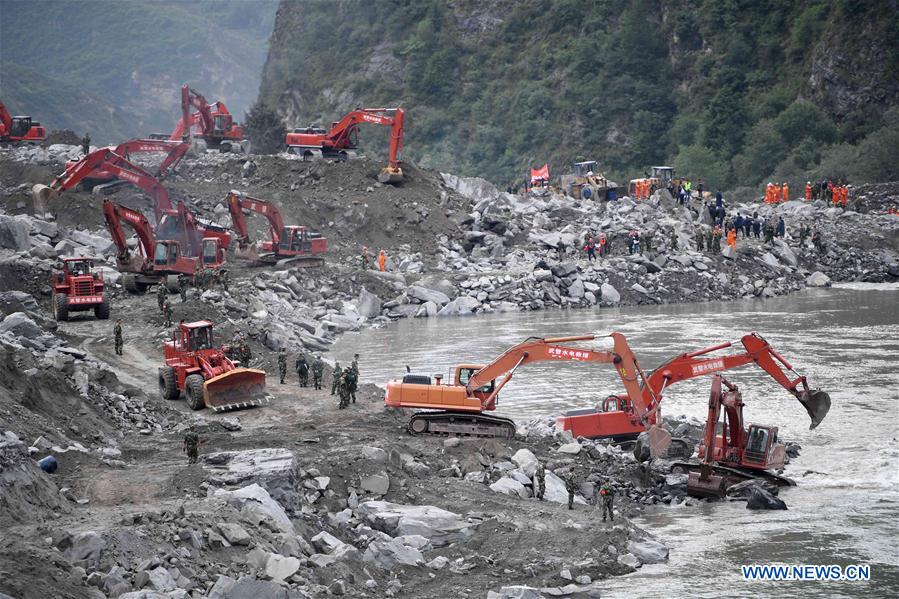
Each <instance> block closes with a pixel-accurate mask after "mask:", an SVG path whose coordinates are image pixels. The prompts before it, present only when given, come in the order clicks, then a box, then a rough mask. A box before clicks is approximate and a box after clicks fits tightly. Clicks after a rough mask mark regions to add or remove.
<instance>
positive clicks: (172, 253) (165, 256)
mask: <svg viewBox="0 0 899 599" xmlns="http://www.w3.org/2000/svg"><path fill="white" fill-rule="evenodd" d="M180 255H181V246H180V245H179V244H178V242H177V241H171V240H165V241H157V242H156V252H155V254H154V257H153V264H154V265H155V266H171V265H174V264H176V263H177V262H178V258H179V256H180Z"/></svg>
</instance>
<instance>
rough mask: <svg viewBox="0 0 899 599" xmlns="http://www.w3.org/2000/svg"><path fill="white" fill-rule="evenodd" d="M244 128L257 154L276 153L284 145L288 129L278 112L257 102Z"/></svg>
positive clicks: (248, 115)
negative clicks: (285, 127)
mask: <svg viewBox="0 0 899 599" xmlns="http://www.w3.org/2000/svg"><path fill="white" fill-rule="evenodd" d="M244 128H245V129H246V133H247V138H249V140H250V147H251V150H252V151H253V152H254V153H255V154H274V153H276V152H278V151H279V150H281V148H282V147H283V146H284V138H285V134H286V130H285V129H284V123H283V122H281V117H279V116H278V113H277V112H275V111H274V110H272V109H271V108H268V107H267V106H265V105H263V104H262V103H261V102H256V103H255V104H253V106H251V107H250V111H249V112H247V116H246V118H245V119H244Z"/></svg>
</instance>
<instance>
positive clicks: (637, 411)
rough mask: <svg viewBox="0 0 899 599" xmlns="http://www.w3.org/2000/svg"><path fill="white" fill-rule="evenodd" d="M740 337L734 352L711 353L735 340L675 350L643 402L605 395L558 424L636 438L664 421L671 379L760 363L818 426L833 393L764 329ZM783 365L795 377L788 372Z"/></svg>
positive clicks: (592, 434) (583, 432)
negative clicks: (818, 385)
mask: <svg viewBox="0 0 899 599" xmlns="http://www.w3.org/2000/svg"><path fill="white" fill-rule="evenodd" d="M740 342H741V343H742V344H743V348H744V350H745V351H743V352H739V353H735V354H730V355H724V356H721V355H718V356H711V355H709V354H713V353H714V352H717V351H720V350H722V349H726V348H729V347H732V346H733V345H734V343H733V342H725V343H720V344H718V345H713V346H711V347H707V348H704V349H700V350H697V351H694V352H690V353H685V354H681V355H679V356H676V357H675V358H672V359H671V360H669V361H667V362H665V363H664V364H662V365H661V366H659V367H658V368H656V369H655V370H653V371H652V373H651V374H650V375H649V377H648V379H647V381H648V382H647V383H646V384H645V385H643V386H642V388H641V390H640V396H641V398H642V399H641V401H640V402H633V401H631V400H630V398H627V397H620V396H617V395H612V396H610V397H608V398H606V399H605V400H604V401H603V403H602V406H601V409H597V408H587V409H582V410H573V411H570V412H566V413H565V414H564V415H563V416H561V417H559V419H558V425H559V427H560V428H562V429H563V430H570V431H571V434H572V435H574V436H575V437H586V438H588V439H602V438H611V439H615V440H623V439H628V438H630V439H633V438H636V436H637V435H638V434H639V433H641V432H643V431H644V430H645V429H646V428H647V426H649V425H652V424H655V423H656V422H661V414H660V413H659V409H660V402H661V400H662V397H663V395H664V393H665V390H666V389H667V388H668V387H669V386H671V385H672V384H674V383H677V382H679V381H683V380H685V379H690V378H694V377H697V376H705V375H709V374H713V373H716V372H721V371H724V370H730V369H732V368H738V367H740V366H744V365H746V364H751V363H755V364H757V365H758V366H759V367H761V368H762V369H764V370H765V372H767V373H768V374H769V375H771V377H772V378H773V379H774V380H776V381H777V382H778V383H780V384H781V385H782V386H783V387H784V388H785V389H787V391H789V392H790V393H791V394H792V395H793V396H794V397H796V399H798V400H799V402H800V403H801V404H802V405H803V406H804V407H805V409H806V411H807V412H808V414H809V416H810V417H811V419H812V424H811V428H815V427H816V426H818V424H819V423H820V422H821V421H822V420H823V419H824V417H825V416H826V415H827V412H828V411H829V410H830V396H829V395H827V393H825V392H823V391H820V390H812V389H810V388H809V386H808V382H807V381H806V378H805V377H804V376H801V375H799V374H798V373H797V372H796V371H795V370H793V367H792V366H791V365H790V363H789V362H787V361H786V360H785V359H784V358H783V357H782V356H781V355H780V354H778V353H777V352H776V351H774V348H772V347H771V346H770V345H769V344H768V342H767V341H765V339H764V338H762V337H761V336H760V335H757V334H756V333H751V334H749V335H744V336H743V337H742V338H741V339H740ZM784 369H786V370H787V371H789V372H790V373H791V374H792V375H793V376H795V378H791V377H789V376H787V373H786V372H784Z"/></svg>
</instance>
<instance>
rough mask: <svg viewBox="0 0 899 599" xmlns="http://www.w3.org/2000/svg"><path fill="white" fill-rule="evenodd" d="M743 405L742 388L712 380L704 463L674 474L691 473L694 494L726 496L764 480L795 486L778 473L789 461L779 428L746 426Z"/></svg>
mask: <svg viewBox="0 0 899 599" xmlns="http://www.w3.org/2000/svg"><path fill="white" fill-rule="evenodd" d="M743 405H744V404H743V397H742V394H741V393H740V391H739V389H737V386H736V385H734V384H732V383H731V382H730V381H728V380H727V379H725V378H724V377H723V376H721V375H720V374H716V375H714V376H713V377H712V391H711V393H710V395H709V413H708V417H707V418H706V425H705V432H704V434H703V438H702V441H701V442H700V444H699V452H698V453H699V463H698V464H692V463H678V464H675V465H674V466H673V467H672V471H674V472H683V471H685V470H686V471H688V472H689V478H688V479H687V492H688V493H689V494H690V495H694V496H697V497H723V496H724V495H725V493H726V491H727V488H728V487H729V486H730V485H732V484H734V483H736V482H740V481H743V480H748V479H750V478H764V479H766V480H768V481H770V482H773V483H774V484H777V485H779V486H792V485H793V484H795V483H793V481H791V480H790V479H788V478H785V477H783V476H780V475H778V474H776V473H774V472H772V470H780V469H782V468H783V467H784V462H785V461H786V460H785V457H786V447H785V446H784V445H783V443H778V442H777V427H776V426H763V425H759V424H750V425H748V428H747V427H746V425H744V423H743ZM719 420H720V421H721V422H720V425H719ZM814 426H815V424H814V423H813V426H812V428H814ZM718 430H720V431H721V433H720V434H718V432H717V431H718Z"/></svg>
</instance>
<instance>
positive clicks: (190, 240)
mask: <svg viewBox="0 0 899 599" xmlns="http://www.w3.org/2000/svg"><path fill="white" fill-rule="evenodd" d="M175 155H177V153H176V154H175ZM169 157H170V158H171V157H172V155H171V154H170V156H169ZM98 171H104V172H106V173H110V174H112V175H113V176H114V177H116V178H118V179H121V180H123V181H127V182H128V183H131V184H132V185H134V186H136V187H138V188H139V189H141V190H142V191H143V192H144V193H146V194H147V195H148V196H150V199H151V200H152V201H153V212H154V215H155V217H156V231H155V233H156V236H157V237H159V238H160V239H173V240H176V241H178V242H179V243H180V244H181V247H182V248H183V249H184V251H186V252H187V255H188V256H197V255H198V253H196V252H199V251H200V249H201V248H200V243H199V240H202V239H206V238H209V237H215V238H217V239H218V240H219V243H220V245H221V246H222V247H224V248H226V249H227V248H228V246H229V245H230V244H231V234H230V233H229V232H228V230H227V229H225V228H224V227H219V226H217V225H214V224H212V223H206V222H203V223H200V222H199V221H198V220H197V219H196V217H194V216H193V214H191V213H189V212H188V211H187V208H186V207H184V206H183V202H182V203H181V204H182V205H181V206H179V207H178V208H176V207H175V206H174V204H173V203H172V200H171V199H170V198H169V193H168V191H167V190H166V188H165V187H163V185H162V183H160V182H159V180H158V179H157V178H156V177H154V176H153V175H151V174H150V173H148V172H147V171H145V170H144V169H142V168H141V167H139V166H137V165H136V164H133V163H132V162H130V161H129V160H127V159H126V158H124V157H123V156H121V155H119V154H117V153H116V152H114V151H113V150H111V149H109V148H100V149H99V150H95V151H93V152H91V153H90V154H88V155H87V156H85V157H84V158H82V159H81V160H79V161H78V162H76V163H75V164H73V165H71V166H69V167H67V168H66V170H65V172H64V173H63V174H61V175H59V176H58V177H56V178H55V179H54V180H53V182H52V183H50V185H49V186H48V185H40V184H38V185H35V186H34V187H32V189H31V194H32V196H33V198H34V207H35V211H36V212H39V213H43V212H44V211H45V208H46V205H47V203H48V202H49V201H50V200H51V199H53V198H55V197H56V196H58V195H59V194H60V193H62V192H64V191H67V190H70V189H72V188H74V187H75V186H77V185H78V184H79V183H81V182H82V181H83V180H85V179H86V178H88V177H91V176H93V174H94V173H96V172H98ZM186 225H189V226H186Z"/></svg>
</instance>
